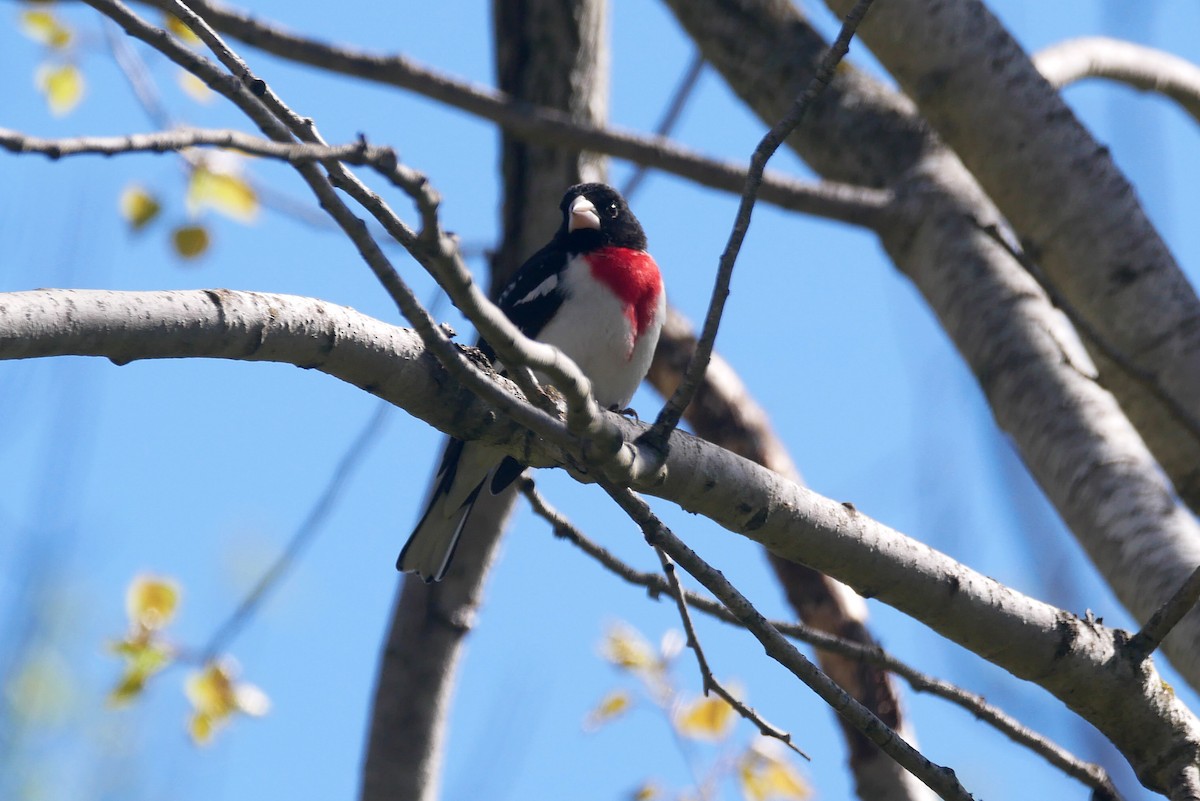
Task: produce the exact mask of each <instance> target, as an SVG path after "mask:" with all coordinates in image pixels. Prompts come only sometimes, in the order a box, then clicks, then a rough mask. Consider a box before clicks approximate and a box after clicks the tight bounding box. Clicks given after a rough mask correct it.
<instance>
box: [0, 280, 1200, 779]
mask: <svg viewBox="0 0 1200 801" xmlns="http://www.w3.org/2000/svg"><path fill="white" fill-rule="evenodd" d="M52 355H99V356H107V357H108V358H110V359H112V360H113V361H115V362H117V363H126V362H129V361H133V360H135V359H140V358H168V357H199V356H210V357H219V358H232V359H244V360H253V361H282V362H288V363H292V364H297V365H301V366H304V367H308V368H314V369H318V370H320V371H322V372H325V373H328V374H330V375H333V376H336V377H338V378H340V379H342V380H345V381H348V382H350V383H353V384H355V385H356V386H359V387H362V388H364V389H367V390H369V391H371V392H372V393H374V394H376V395H378V396H380V397H382V398H385V399H387V400H388V401H390V402H392V403H394V404H396V405H399V406H401V407H403V408H405V409H406V410H407V411H409V412H410V413H411V414H413V415H414V416H417V417H420V418H421V419H423V420H425V421H426V422H429V423H430V424H432V425H435V426H437V427H439V428H441V429H443V430H445V431H447V433H451V434H453V435H455V436H460V437H465V438H471V439H479V440H480V441H482V442H487V443H491V444H495V445H497V446H499V447H502V448H504V449H505V450H506V451H508V452H509V453H511V454H513V455H515V456H518V457H519V458H521V459H522V460H524V461H525V462H527V463H529V464H532V465H535V466H549V465H563V464H569V463H573V462H576V461H577V460H578V459H580V458H581V454H580V453H579V452H578V450H571V448H570V447H568V446H566V445H564V444H561V443H558V444H556V443H552V442H548V441H546V440H543V439H540V438H536V437H533V436H531V435H530V434H529V432H528V431H526V430H524V429H522V428H521V427H520V426H518V425H517V424H515V423H513V422H512V421H511V420H508V419H507V418H504V417H502V416H500V415H497V414H496V413H495V411H494V410H492V409H490V408H489V407H488V406H487V405H486V404H485V403H483V402H482V401H480V400H479V399H478V398H477V397H475V396H473V395H472V393H470V392H469V391H468V390H466V389H465V388H463V387H461V386H459V385H457V384H456V383H455V382H454V381H453V379H451V378H450V377H449V376H448V375H447V373H446V372H445V370H444V369H443V368H441V367H440V366H439V365H438V363H437V361H436V360H435V359H434V358H433V357H432V356H431V355H430V354H428V353H427V352H426V351H425V349H424V347H423V346H422V344H421V342H420V339H419V337H418V336H417V335H416V334H414V333H413V332H411V331H407V330H405V329H400V328H394V327H392V326H388V325H385V324H383V323H381V322H379V321H376V320H372V319H370V318H367V317H364V316H363V315H361V314H359V313H357V312H354V311H353V310H351V309H346V308H343V307H338V306H334V305H332V304H326V303H321V302H319V301H315V300H311V299H307V298H295V297H288V296H284V295H261V294H256V293H242V292H231V291H229V290H210V291H184V292H107V291H88V290H40V291H35V292H17V293H7V294H0V359H14V358H34V357H41V356H52ZM614 423H615V424H617V425H619V426H620V427H621V428H622V429H623V430H624V431H625V436H626V438H627V440H628V441H630V442H632V441H633V440H634V439H635V438H636V436H637V435H638V434H639V433H641V432H643V431H645V430H646V427H645V426H641V425H640V424H635V423H632V422H629V421H625V420H623V419H619V418H616V419H614ZM670 445H671V447H670V452H669V455H668V457H667V462H666V465H665V472H664V474H663V475H662V476H660V477H658V478H657V479H654V478H651V479H647V480H645V481H643V482H637V483H635V485H634V488H635V489H637V490H639V491H642V492H647V493H649V494H652V495H656V496H658V497H661V498H664V499H666V500H668V501H670V502H672V503H675V504H678V505H679V506H680V507H681V508H683V509H684V510H686V511H690V512H695V513H698V514H702V515H704V516H705V517H708V518H709V519H711V520H713V521H714V522H716V523H718V524H719V525H721V526H723V527H725V528H726V529H728V530H730V531H732V532H735V533H738V534H741V535H743V536H746V537H748V538H750V539H753V540H755V541H756V542H759V543H760V544H762V545H765V546H766V547H767V548H769V549H770V550H771V551H772V552H774V553H775V554H776V555H778V556H780V557H782V558H785V559H788V560H790V561H796V562H800V563H802V564H806V565H809V566H810V567H813V568H815V569H818V570H820V571H822V572H824V573H827V574H828V575H831V576H833V577H834V578H836V579H838V580H839V581H842V582H844V583H846V584H848V585H850V586H851V587H853V588H854V589H855V590H856V591H858V592H859V593H860V594H863V595H866V596H871V597H875V598H878V599H879V600H881V601H883V602H885V603H888V604H890V605H892V606H894V607H896V608H897V609H899V610H901V611H903V612H905V613H907V614H909V615H911V616H913V617H914V618H916V619H918V620H920V621H922V622H924V623H925V624H927V625H928V626H930V627H931V628H932V629H934V630H935V631H937V632H939V633H940V634H942V635H943V636H945V637H947V638H949V639H951V640H953V641H954V642H957V643H959V644H960V645H962V646H964V647H966V648H968V649H970V650H971V651H973V652H975V653H977V654H979V655H980V656H982V657H984V658H985V659H988V660H989V661H991V662H993V663H995V664H996V665H999V666H1001V667H1003V668H1004V669H1006V670H1008V671H1009V672H1011V673H1013V674H1014V675H1016V676H1018V677H1021V678H1024V679H1027V680H1029V681H1032V682H1034V683H1036V684H1038V685H1040V686H1042V687H1044V688H1045V689H1047V690H1048V691H1050V692H1051V693H1052V694H1054V695H1055V696H1056V697H1057V698H1058V699H1059V700H1061V701H1062V702H1063V703H1064V704H1066V705H1067V706H1068V707H1070V708H1071V709H1073V710H1074V711H1075V712H1077V713H1078V714H1079V715H1081V716H1082V717H1083V718H1084V719H1086V720H1088V721H1089V722H1090V723H1091V724H1092V725H1094V726H1095V727H1096V728H1097V729H1098V730H1100V731H1101V732H1102V733H1103V734H1104V735H1105V736H1107V737H1108V738H1109V739H1110V740H1111V741H1112V742H1113V743H1114V745H1116V746H1117V748H1118V749H1120V751H1121V752H1122V754H1123V755H1124V756H1125V758H1126V759H1128V760H1129V762H1130V764H1131V765H1132V766H1133V768H1134V770H1135V771H1136V772H1137V774H1138V776H1139V778H1140V779H1141V780H1142V782H1143V783H1145V784H1146V785H1147V786H1148V787H1150V788H1151V789H1154V790H1157V791H1159V792H1163V793H1167V794H1170V795H1172V797H1178V798H1184V797H1189V796H1188V793H1194V792H1196V791H1197V789H1198V786H1200V785H1197V768H1196V765H1197V764H1198V762H1197V760H1198V758H1200V721H1197V720H1196V719H1195V717H1194V716H1193V715H1192V713H1191V712H1190V711H1188V710H1187V708H1186V707H1184V706H1183V704H1181V703H1180V702H1179V700H1178V699H1177V698H1176V697H1175V694H1174V693H1173V692H1171V690H1170V688H1169V687H1167V686H1165V685H1164V683H1163V681H1162V679H1161V678H1160V677H1159V675H1158V673H1157V672H1156V671H1155V669H1154V666H1153V662H1151V661H1141V660H1140V659H1137V658H1134V657H1133V655H1132V654H1131V652H1130V649H1129V648H1128V647H1127V645H1126V636H1125V634H1124V633H1123V632H1120V631H1115V630H1113V629H1110V628H1107V627H1106V626H1104V625H1102V624H1100V623H1098V622H1096V621H1094V620H1081V619H1079V618H1077V617H1075V616H1074V615H1072V614H1070V613H1067V612H1064V611H1062V610H1059V609H1055V608H1054V607H1052V606H1049V605H1047V604H1044V603H1041V602H1039V601H1036V600H1033V599H1031V598H1028V597H1026V596H1023V595H1021V594H1020V593H1018V592H1015V591H1013V590H1011V589H1009V588H1008V587H1005V586H1004V585H1002V584H1000V583H999V582H996V581H995V580H993V579H989V578H987V577H986V576H983V575H981V574H979V573H976V572H975V571H973V570H970V569H969V568H967V567H965V566H963V565H961V564H959V563H957V562H955V561H954V560H953V559H950V558H949V557H947V556H945V555H944V554H941V553H939V552H937V551H935V550H933V549H932V548H929V547H928V546H925V545H923V544H921V543H920V542H917V541H915V540H912V539H910V538H908V537H906V536H904V535H903V534H901V533H900V532H897V531H895V530H893V529H890V528H888V527H887V526H884V525H882V524H881V523H878V522H876V521H874V520H872V519H871V518H869V517H867V516H865V515H863V514H861V513H858V512H856V511H854V510H852V509H848V508H846V507H845V506H843V505H842V504H840V503H837V502H836V501H832V500H829V499H827V498H823V497H821V496H819V495H817V494H815V493H813V492H811V491H809V490H806V489H804V488H803V487H799V486H797V485H796V484H794V483H792V482H790V481H788V480H786V479H784V478H783V477H781V476H779V475H778V474H777V473H775V472H773V471H769V470H767V469H765V468H763V467H762V466H760V465H757V464H754V463H753V462H750V461H748V460H746V459H743V458H741V457H738V456H736V455H734V454H731V453H729V452H728V451H726V450H724V449H722V448H719V447H717V446H715V445H713V444H711V443H707V442H704V441H703V440H699V439H696V438H695V437H692V436H690V435H688V434H684V433H681V432H676V433H675V434H674V435H673V436H672V439H671V443H670ZM646 458H648V456H647V457H646ZM591 469H592V470H603V466H602V465H592V466H591ZM450 623H451V624H453V625H457V626H459V627H464V626H469V623H470V621H469V620H468V619H462V618H459V619H455V620H452V621H450ZM401 628H402V627H401Z"/></svg>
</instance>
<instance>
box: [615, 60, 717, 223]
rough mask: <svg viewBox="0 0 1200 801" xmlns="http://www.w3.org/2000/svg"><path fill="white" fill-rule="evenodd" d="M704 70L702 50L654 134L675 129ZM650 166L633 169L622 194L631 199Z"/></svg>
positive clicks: (687, 72)
mask: <svg viewBox="0 0 1200 801" xmlns="http://www.w3.org/2000/svg"><path fill="white" fill-rule="evenodd" d="M703 72H704V55H703V54H701V53H700V51H696V53H695V54H694V55H693V56H692V60H691V62H690V63H689V64H688V66H687V70H685V71H684V73H683V77H682V78H680V80H679V86H677V87H675V91H674V92H672V93H671V99H670V101H668V103H667V108H666V110H665V111H663V115H662V119H660V120H659V121H658V125H656V126H654V135H655V136H656V137H659V138H660V139H661V138H662V137H667V136H670V135H671V132H672V131H674V130H675V124H676V123H678V122H679V118H680V116H681V115H682V114H683V108H684V106H686V105H687V102H688V100H690V99H691V97H692V92H694V91H695V89H696V84H698V83H699V82H700V75H701V74H702V73H703ZM649 171H650V168H649V167H647V166H646V165H645V164H639V165H638V167H637V169H636V170H634V171H633V175H630V176H629V180H628V181H626V182H625V185H624V186H623V187H621V194H622V195H624V196H625V199H626V200H629V199H630V198H632V197H633V195H634V194H635V193H636V192H637V190H638V189H639V188H640V187H641V185H642V181H643V180H645V178H646V174H647V173H648V172H649Z"/></svg>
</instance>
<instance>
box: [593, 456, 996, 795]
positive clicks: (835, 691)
mask: <svg viewBox="0 0 1200 801" xmlns="http://www.w3.org/2000/svg"><path fill="white" fill-rule="evenodd" d="M598 483H599V484H600V486H601V487H603V488H604V490H605V492H607V493H608V494H609V496H610V497H611V498H612V499H613V500H614V501H616V502H617V505H618V506H620V507H621V509H623V510H624V511H625V513H626V514H627V515H629V517H630V518H631V519H632V520H633V521H634V522H635V523H637V525H638V526H639V527H640V528H641V529H642V533H643V534H644V535H645V536H646V539H647V541H648V542H649V543H650V544H651V545H654V546H657V547H661V548H662V549H663V550H664V551H666V552H667V553H668V554H670V556H671V558H672V559H674V560H675V561H676V562H677V563H678V564H679V565H680V566H681V567H683V569H684V570H686V571H687V572H688V573H690V574H691V575H692V577H693V578H695V579H696V580H697V581H699V582H700V583H701V584H703V585H704V586H705V587H707V588H708V590H709V591H710V592H711V593H713V595H715V596H717V598H719V599H720V601H721V603H723V604H724V605H725V607H726V608H728V609H729V611H731V612H733V614H734V615H735V616H737V618H738V620H739V621H741V623H742V625H744V626H745V627H746V629H747V630H749V631H750V633H751V634H753V635H754V636H755V638H756V639H758V641H759V642H761V643H762V644H763V647H764V648H765V650H766V652H767V654H768V655H769V656H770V657H771V658H772V659H774V660H776V661H777V662H779V664H781V665H783V666H784V667H785V668H787V669H788V670H789V671H791V673H792V674H793V675H794V676H796V678H798V679H800V680H801V681H802V682H804V683H805V684H806V685H808V687H809V688H810V689H812V690H813V692H815V693H816V694H817V695H818V696H819V697H820V698H821V699H822V700H823V701H825V703H827V704H829V705H830V706H831V707H833V709H834V710H835V711H837V712H838V714H840V715H841V716H842V717H843V718H844V719H845V720H846V721H847V722H848V723H849V724H850V725H851V726H853V727H854V728H856V729H857V730H858V731H860V732H862V734H863V735H864V736H865V737H866V738H867V739H869V740H870V741H871V742H873V743H875V745H877V746H879V748H880V750H882V751H883V752H884V753H885V754H887V755H888V756H890V757H891V758H892V759H894V760H896V762H897V763H898V764H899V765H900V766H901V767H903V768H904V769H905V770H907V771H908V772H909V773H911V774H913V776H915V777H917V779H919V780H920V781H922V782H924V783H925V784H926V785H927V786H928V787H929V788H930V789H931V790H933V791H934V792H935V793H937V794H938V795H940V796H941V797H942V798H945V799H956V800H957V801H969V800H970V799H971V798H972V796H971V794H970V793H968V792H967V791H966V789H964V788H963V786H962V785H961V784H960V783H959V781H958V779H957V777H955V775H954V771H953V770H951V769H949V768H945V767H942V766H941V765H937V764H935V763H933V762H931V761H929V759H927V758H926V757H925V756H924V755H923V754H922V753H921V752H920V751H918V750H917V749H915V748H913V747H912V745H910V744H909V743H908V742H907V741H906V740H905V739H904V738H903V737H901V736H900V735H899V734H897V733H896V732H895V731H894V730H892V729H891V728H890V727H888V726H887V724H885V723H884V722H883V721H881V720H880V719H879V718H878V717H876V716H875V714H874V713H872V712H871V710H869V709H867V708H866V707H865V706H863V705H862V704H861V703H859V702H858V701H857V700H856V699H855V698H853V697H852V696H851V695H850V694H849V693H847V692H846V691H845V690H843V689H842V688H841V687H839V686H838V685H837V683H836V682H834V681H833V680H832V679H830V678H829V677H828V676H826V675H825V674H824V673H823V672H822V671H821V670H820V669H819V668H818V667H817V666H816V665H814V664H813V663H812V662H810V661H809V660H808V659H807V658H806V657H805V656H804V655H803V654H802V653H800V652H799V651H798V650H797V649H796V647H795V646H794V645H792V644H791V643H790V642H788V641H787V639H785V638H784V636H783V635H782V634H780V632H779V630H778V629H776V628H775V627H774V626H772V625H771V624H770V622H768V621H767V619H766V618H765V617H763V616H762V613H760V612H759V611H758V610H757V609H755V608H754V605H753V604H751V603H750V601H749V600H748V599H747V598H746V596H744V595H742V594H741V592H739V591H738V590H737V588H736V587H734V586H733V585H732V584H730V583H729V581H728V580H726V579H725V577H724V576H722V575H721V573H720V571H718V570H716V569H714V568H713V567H711V566H710V565H709V564H708V563H706V562H705V561H704V560H703V559H701V558H700V557H699V556H698V555H697V554H696V552H695V551H693V550H692V549H691V548H689V547H687V546H686V545H685V544H684V543H683V541H682V540H680V539H679V538H678V537H676V536H675V535H674V534H673V533H672V532H671V531H670V529H668V528H667V527H666V526H664V525H663V523H662V521H660V520H659V519H658V518H657V517H656V516H655V515H654V513H653V512H652V511H650V507H649V506H647V505H646V502H645V501H643V500H642V499H641V498H640V497H638V496H637V495H635V494H634V493H633V492H632V491H630V490H628V489H626V488H624V487H617V486H614V485H612V484H611V483H609V482H608V481H605V480H604V479H601V480H600V481H599V482H598Z"/></svg>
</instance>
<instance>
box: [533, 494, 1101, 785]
mask: <svg viewBox="0 0 1200 801" xmlns="http://www.w3.org/2000/svg"><path fill="white" fill-rule="evenodd" d="M519 486H520V490H521V493H522V494H523V495H524V496H525V498H526V500H528V501H529V505H530V507H531V508H532V509H533V511H534V513H535V514H537V515H538V516H539V517H541V518H542V519H543V520H545V521H546V522H547V523H549V524H550V527H551V530H552V531H553V532H554V535H555V536H556V537H559V538H560V539H564V540H566V541H568V542H570V543H571V544H572V545H574V546H575V547H576V548H578V549H579V550H581V551H583V552H584V553H585V554H587V555H588V556H590V557H591V558H592V559H593V560H595V561H596V562H597V563H599V564H600V565H601V566H602V567H604V568H605V569H606V570H608V571H609V572H610V573H612V574H613V575H615V576H617V577H619V578H621V579H624V580H625V581H626V582H628V583H629V584H632V585H634V586H638V587H643V588H645V589H646V590H647V594H648V595H649V596H650V597H651V598H654V599H655V600H658V599H659V597H660V596H662V595H663V594H666V595H672V590H671V588H670V587H669V586H668V585H667V582H666V580H665V579H664V578H663V577H662V576H661V575H659V574H658V573H650V572H646V571H641V570H637V569H635V568H633V567H631V566H630V565H628V564H626V563H625V562H623V561H621V560H620V559H618V558H617V557H616V556H614V555H613V554H612V552H611V551H609V550H608V549H606V548H604V547H603V546H601V545H599V544H598V543H596V542H595V541H594V540H592V539H591V538H589V537H587V536H586V535H585V534H584V533H583V532H582V531H580V530H579V529H578V528H577V527H576V526H575V525H573V524H572V523H571V521H570V520H568V519H567V518H566V517H565V516H564V515H563V514H562V513H561V512H559V511H558V510H557V509H555V508H554V507H553V506H551V505H550V504H549V502H547V501H546V499H545V498H544V497H543V496H542V494H541V493H540V492H538V490H537V486H536V485H535V484H534V482H533V479H531V478H528V477H527V476H523V477H522V478H521V479H520V485H519ZM684 597H686V598H687V602H688V605H689V606H690V607H691V608H693V609H696V610H699V611H701V612H703V613H705V614H706V615H709V616H710V617H713V618H716V619H717V620H720V621H722V622H724V623H730V624H732V625H735V626H741V625H742V624H741V621H740V620H738V618H737V617H736V616H735V615H734V614H733V613H732V612H730V611H729V610H728V609H726V608H725V607H724V606H722V605H721V604H720V603H719V602H718V601H716V600H714V599H713V598H711V597H708V596H704V595H700V594H699V593H695V592H692V591H690V590H684ZM769 622H770V624H771V625H772V626H774V627H775V628H776V629H778V630H779V632H780V633H781V634H783V635H785V636H788V637H792V638H794V639H796V640H799V641H801V642H805V643H808V644H809V645H813V646H815V647H817V648H821V649H823V650H826V651H832V652H834V653H837V654H840V655H841V656H844V657H847V658H849V659H857V660H860V661H862V662H868V663H870V664H873V665H877V666H878V667H881V668H884V669H886V670H888V671H890V672H892V673H895V674H896V675H897V676H899V677H901V678H902V679H904V680H905V681H906V682H907V683H908V684H909V686H911V687H912V688H913V690H915V691H916V692H927V693H930V694H931V695H936V696H938V697H939V698H942V699H944V700H946V701H949V702H950V703H953V704H956V705H958V706H960V707H962V708H963V709H965V710H967V711H968V712H970V713H971V714H972V715H974V716H975V717H976V718H978V719H980V720H982V721H984V722H985V723H987V724H989V725H991V726H992V727H993V728H995V729H996V730H997V731H999V732H1000V733H1002V734H1004V735H1005V736H1006V737H1008V738H1009V739H1010V740H1012V741H1013V742H1015V743H1017V744H1019V745H1022V746H1025V747H1026V748H1028V749H1029V750H1030V751H1032V752H1034V753H1035V754H1038V755H1039V756H1041V757H1043V758H1044V759H1045V760H1046V761H1047V762H1049V763H1050V764H1051V765H1053V766H1054V767H1056V768H1058V769H1059V770H1061V771H1062V772H1063V773H1065V774H1066V775H1068V776H1070V777H1072V778H1074V779H1076V780H1078V781H1079V782H1081V783H1083V784H1085V785H1087V786H1089V787H1091V788H1092V789H1094V790H1095V791H1096V792H1097V794H1098V796H1097V797H1098V798H1103V799H1112V801H1120V799H1121V796H1120V794H1119V793H1118V792H1117V789H1116V787H1115V786H1114V785H1113V783H1112V780H1111V779H1110V778H1109V776H1108V773H1107V772H1106V771H1105V770H1104V768H1103V767H1101V766H1100V765H1096V764H1094V763H1091V762H1087V761H1085V760H1082V759H1079V758H1078V757H1076V756H1075V755H1074V754H1072V753H1071V752H1070V751H1067V750H1066V749H1065V748H1063V747H1062V746H1060V745H1058V744H1057V743H1055V742H1054V741H1052V740H1050V739H1048V738H1046V737H1044V736H1043V735H1041V734H1038V733H1037V732H1035V731H1033V730H1032V729H1030V728H1029V727H1028V726H1026V725H1024V724H1023V723H1021V722H1020V721H1018V720H1017V719H1016V718H1014V717H1012V716H1011V715H1009V714H1008V713H1007V712H1004V711H1003V710H1001V709H999V708H997V707H995V706H993V705H992V704H989V703H988V702H987V700H986V699H984V698H983V696H981V695H978V694H976V693H972V692H969V691H967V690H964V689H962V688H961V687H957V686H955V685H953V684H951V683H950V682H948V681H944V680H943V679H939V678H936V677H934V676H930V675H929V674H927V673H923V672H921V671H919V670H917V669H916V668H913V667H912V666H910V665H908V664H907V663H905V662H902V661H900V660H899V659H897V658H896V657H894V656H892V655H891V654H890V653H888V652H887V651H885V650H883V648H881V647H880V646H878V645H871V646H868V645H863V644H862V643H858V642H854V641H853V640H847V639H843V638H841V637H835V636H833V635H831V634H826V633H825V632H823V631H820V630H819V629H815V628H812V627H810V626H806V625H804V624H803V623H796V622H792V621H782V620H772V621H769Z"/></svg>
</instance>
